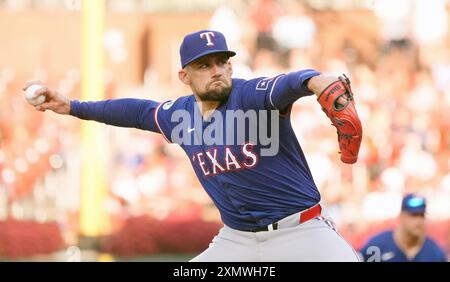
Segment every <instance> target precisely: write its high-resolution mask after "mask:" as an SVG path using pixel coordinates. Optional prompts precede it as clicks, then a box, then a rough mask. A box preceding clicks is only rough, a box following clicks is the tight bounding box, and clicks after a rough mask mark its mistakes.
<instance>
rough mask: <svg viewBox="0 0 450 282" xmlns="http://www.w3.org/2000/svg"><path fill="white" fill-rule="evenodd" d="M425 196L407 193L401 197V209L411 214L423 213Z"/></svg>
mask: <svg viewBox="0 0 450 282" xmlns="http://www.w3.org/2000/svg"><path fill="white" fill-rule="evenodd" d="M425 208H426V201H425V198H424V197H422V196H419V195H416V194H408V195H406V196H405V197H403V200H402V211H403V212H407V213H411V214H425Z"/></svg>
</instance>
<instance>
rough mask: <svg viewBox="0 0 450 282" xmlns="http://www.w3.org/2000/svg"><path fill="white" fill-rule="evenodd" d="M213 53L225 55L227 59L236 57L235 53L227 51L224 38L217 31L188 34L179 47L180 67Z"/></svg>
mask: <svg viewBox="0 0 450 282" xmlns="http://www.w3.org/2000/svg"><path fill="white" fill-rule="evenodd" d="M213 53H227V54H228V56H229V57H233V56H234V55H236V52H233V51H230V50H228V46H227V42H226V40H225V36H223V34H222V33H220V32H218V31H213V30H200V31H197V32H194V33H191V34H188V35H186V36H185V37H184V39H183V43H181V46H180V58H181V67H182V68H184V67H185V66H186V65H187V64H189V63H191V62H192V61H194V60H196V59H198V58H200V57H203V56H206V55H209V54H213Z"/></svg>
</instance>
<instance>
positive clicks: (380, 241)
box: [360, 231, 447, 262]
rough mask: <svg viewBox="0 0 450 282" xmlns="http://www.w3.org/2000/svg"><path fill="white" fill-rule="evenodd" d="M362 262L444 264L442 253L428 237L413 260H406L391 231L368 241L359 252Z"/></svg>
mask: <svg viewBox="0 0 450 282" xmlns="http://www.w3.org/2000/svg"><path fill="white" fill-rule="evenodd" d="M360 253H361V255H362V256H363V258H364V261H369V262H372V261H386V262H446V261H447V257H446V255H445V253H444V251H443V250H442V249H441V248H439V246H438V245H437V244H436V243H435V242H434V241H433V240H432V239H431V238H429V237H426V238H425V241H424V243H423V246H422V248H421V249H420V251H419V252H418V253H417V255H416V256H415V257H414V258H411V259H408V258H407V257H406V255H405V254H404V253H403V251H402V250H401V249H400V248H399V247H398V246H397V244H396V243H395V241H394V233H393V231H384V232H382V233H379V234H377V235H375V236H374V237H372V238H371V239H369V241H368V242H367V243H366V245H365V246H364V247H363V248H362V249H361V251H360Z"/></svg>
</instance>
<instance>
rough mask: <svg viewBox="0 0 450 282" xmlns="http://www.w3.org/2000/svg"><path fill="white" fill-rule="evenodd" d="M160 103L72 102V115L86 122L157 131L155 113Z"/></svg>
mask: <svg viewBox="0 0 450 282" xmlns="http://www.w3.org/2000/svg"><path fill="white" fill-rule="evenodd" d="M157 105H158V103H157V102H155V101H151V100H141V99H114V100H104V101H97V102H80V101H76V100H72V101H71V102H70V115H72V116H76V117H78V118H80V119H84V120H95V121H98V122H102V123H106V124H110V125H114V126H120V127H134V128H139V129H144V130H151V131H156V127H155V124H154V122H153V112H154V109H155V108H156V107H157Z"/></svg>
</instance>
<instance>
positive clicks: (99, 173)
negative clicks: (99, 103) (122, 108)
mask: <svg viewBox="0 0 450 282" xmlns="http://www.w3.org/2000/svg"><path fill="white" fill-rule="evenodd" d="M81 14H82V15H81V17H82V82H81V91H82V93H81V99H82V100H83V101H96V100H102V99H104V96H105V94H104V92H105V89H104V79H103V28H104V21H105V0H83V1H82V13H81ZM104 126H105V125H103V124H98V123H95V122H83V123H82V125H81V135H82V137H81V139H82V141H81V142H82V156H81V158H82V170H81V207H80V228H81V235H82V236H86V237H96V236H99V235H103V234H105V233H107V232H108V230H109V220H108V215H107V213H106V211H105V204H104V202H105V198H106V196H107V186H106V156H107V151H106V149H107V144H106V141H107V139H106V136H105V128H104Z"/></svg>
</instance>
